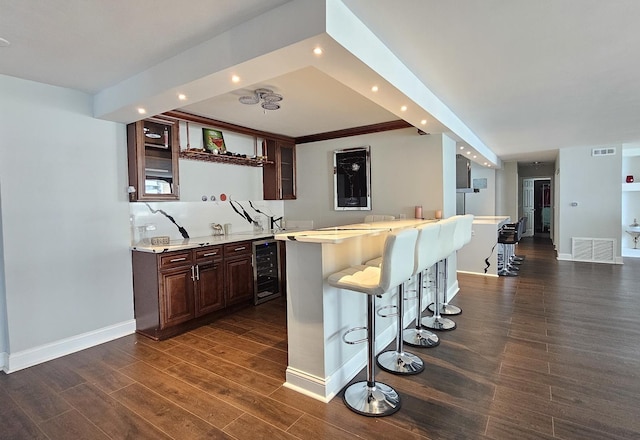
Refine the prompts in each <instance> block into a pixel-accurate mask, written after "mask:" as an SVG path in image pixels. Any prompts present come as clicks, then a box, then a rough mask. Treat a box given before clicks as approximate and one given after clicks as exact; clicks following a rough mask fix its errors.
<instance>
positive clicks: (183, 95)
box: [178, 93, 187, 101]
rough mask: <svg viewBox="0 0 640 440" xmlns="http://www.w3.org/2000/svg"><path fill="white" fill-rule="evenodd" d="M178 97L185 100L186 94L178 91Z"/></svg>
mask: <svg viewBox="0 0 640 440" xmlns="http://www.w3.org/2000/svg"><path fill="white" fill-rule="evenodd" d="M178 99H179V100H180V101H186V100H187V95H185V94H184V93H180V94H178Z"/></svg>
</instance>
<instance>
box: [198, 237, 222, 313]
mask: <svg viewBox="0 0 640 440" xmlns="http://www.w3.org/2000/svg"><path fill="white" fill-rule="evenodd" d="M195 252H196V269H197V279H198V283H197V286H196V292H195V299H196V316H203V315H206V314H208V313H211V312H215V311H216V310H220V309H222V308H224V306H225V301H224V264H223V259H222V248H221V247H220V246H215V247H213V248H206V249H200V250H197V251H195Z"/></svg>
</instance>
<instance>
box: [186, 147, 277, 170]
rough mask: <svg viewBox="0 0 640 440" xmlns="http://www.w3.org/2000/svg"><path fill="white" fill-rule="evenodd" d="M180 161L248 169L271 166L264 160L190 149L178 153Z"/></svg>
mask: <svg viewBox="0 0 640 440" xmlns="http://www.w3.org/2000/svg"><path fill="white" fill-rule="evenodd" d="M180 159H189V160H200V161H204V162H217V163H227V164H232V165H244V166H249V167H262V166H264V164H271V163H273V162H270V161H268V160H266V159H262V158H256V159H254V158H251V157H242V156H229V155H226V154H213V153H209V152H207V151H203V150H198V149H191V150H182V151H180Z"/></svg>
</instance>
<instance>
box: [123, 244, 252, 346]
mask: <svg viewBox="0 0 640 440" xmlns="http://www.w3.org/2000/svg"><path fill="white" fill-rule="evenodd" d="M252 255H253V253H252V246H251V241H241V242H236V243H229V244H226V245H217V246H206V247H201V248H196V249H189V250H183V251H173V252H165V253H161V254H154V253H149V252H140V251H133V253H132V262H133V293H134V306H135V317H136V330H137V331H138V333H141V334H143V335H146V336H149V337H151V338H153V339H156V340H159V339H166V338H168V337H170V336H174V335H176V334H178V333H181V332H183V331H185V330H187V329H189V328H192V327H195V326H198V325H201V324H204V323H206V322H209V321H210V320H211V319H213V318H214V317H215V316H217V313H216V312H220V313H223V312H224V311H225V309H226V308H227V307H235V308H238V307H243V306H248V305H251V304H252V300H253V257H252Z"/></svg>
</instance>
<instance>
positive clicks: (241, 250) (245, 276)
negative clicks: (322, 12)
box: [224, 241, 253, 305]
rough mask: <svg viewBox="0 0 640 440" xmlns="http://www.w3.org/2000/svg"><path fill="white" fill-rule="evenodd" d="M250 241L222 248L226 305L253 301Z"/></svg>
mask: <svg viewBox="0 0 640 440" xmlns="http://www.w3.org/2000/svg"><path fill="white" fill-rule="evenodd" d="M252 255H253V254H252V247H251V242H250V241H241V242H237V243H232V244H227V245H225V248H224V266H225V281H226V292H225V299H226V304H227V305H233V304H238V303H242V302H247V301H251V300H252V299H253V257H252Z"/></svg>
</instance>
